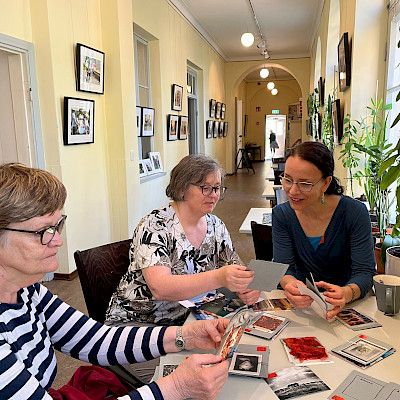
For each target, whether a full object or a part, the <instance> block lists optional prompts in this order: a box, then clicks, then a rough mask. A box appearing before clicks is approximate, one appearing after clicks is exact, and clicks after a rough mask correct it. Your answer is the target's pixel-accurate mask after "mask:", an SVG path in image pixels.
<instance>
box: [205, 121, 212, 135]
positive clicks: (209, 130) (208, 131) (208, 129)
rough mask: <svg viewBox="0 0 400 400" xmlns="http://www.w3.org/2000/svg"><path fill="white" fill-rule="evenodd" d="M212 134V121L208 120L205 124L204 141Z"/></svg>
mask: <svg viewBox="0 0 400 400" xmlns="http://www.w3.org/2000/svg"><path fill="white" fill-rule="evenodd" d="M213 133H214V121H211V120H208V121H207V123H206V139H210V138H212V137H213Z"/></svg>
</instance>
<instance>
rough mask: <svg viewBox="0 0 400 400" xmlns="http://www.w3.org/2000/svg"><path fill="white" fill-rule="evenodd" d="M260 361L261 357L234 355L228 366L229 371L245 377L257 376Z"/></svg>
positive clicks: (259, 369)
mask: <svg viewBox="0 0 400 400" xmlns="http://www.w3.org/2000/svg"><path fill="white" fill-rule="evenodd" d="M261 361H262V357H261V355H256V354H244V353H235V354H234V355H233V357H232V361H231V363H230V365H229V371H230V372H233V371H234V372H235V373H236V374H243V375H247V376H259V375H260V371H261Z"/></svg>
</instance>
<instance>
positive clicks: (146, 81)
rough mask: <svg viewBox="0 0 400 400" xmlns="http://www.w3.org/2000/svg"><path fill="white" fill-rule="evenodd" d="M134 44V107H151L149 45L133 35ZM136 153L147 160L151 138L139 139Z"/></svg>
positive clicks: (151, 147)
mask: <svg viewBox="0 0 400 400" xmlns="http://www.w3.org/2000/svg"><path fill="white" fill-rule="evenodd" d="M134 42H135V50H134V51H135V78H136V105H138V106H141V107H151V88H150V66H149V64H150V62H149V45H148V42H147V41H146V40H144V39H142V38H141V37H140V36H138V35H136V34H134ZM138 151H139V159H140V160H142V159H145V158H147V157H148V153H149V152H150V151H153V138H152V137H139V138H138Z"/></svg>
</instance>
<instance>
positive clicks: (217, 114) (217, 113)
mask: <svg viewBox="0 0 400 400" xmlns="http://www.w3.org/2000/svg"><path fill="white" fill-rule="evenodd" d="M221 108H222V103H220V102H219V101H217V105H216V107H215V118H216V119H220V118H221Z"/></svg>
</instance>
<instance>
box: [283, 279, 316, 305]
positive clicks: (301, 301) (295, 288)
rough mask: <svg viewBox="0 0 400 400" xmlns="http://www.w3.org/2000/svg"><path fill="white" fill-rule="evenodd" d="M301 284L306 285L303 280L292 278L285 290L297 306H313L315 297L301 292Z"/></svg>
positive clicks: (289, 298)
mask: <svg viewBox="0 0 400 400" xmlns="http://www.w3.org/2000/svg"><path fill="white" fill-rule="evenodd" d="M299 286H305V285H304V283H303V282H302V281H299V280H297V279H292V280H290V281H289V282H288V283H286V285H285V287H284V290H285V295H286V297H287V298H288V300H289V301H290V302H291V303H292V304H293V305H294V306H295V307H296V308H307V307H310V306H311V303H312V302H313V299H312V298H311V297H310V296H304V295H303V294H301V293H300V290H299Z"/></svg>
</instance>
